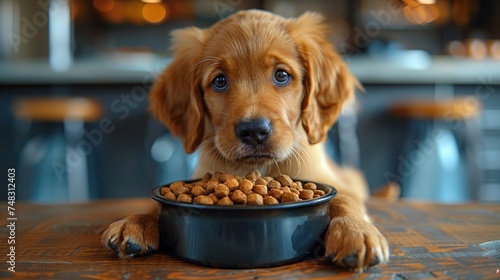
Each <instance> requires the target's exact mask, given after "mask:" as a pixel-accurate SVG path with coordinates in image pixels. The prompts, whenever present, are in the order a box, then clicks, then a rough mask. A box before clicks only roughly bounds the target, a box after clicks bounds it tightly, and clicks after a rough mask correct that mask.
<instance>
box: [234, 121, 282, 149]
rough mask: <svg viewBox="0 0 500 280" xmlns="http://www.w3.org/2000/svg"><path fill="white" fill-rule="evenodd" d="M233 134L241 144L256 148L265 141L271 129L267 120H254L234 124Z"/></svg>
mask: <svg viewBox="0 0 500 280" xmlns="http://www.w3.org/2000/svg"><path fill="white" fill-rule="evenodd" d="M235 132H236V136H238V138H239V139H240V140H241V141H242V142H243V143H245V144H248V145H251V146H254V147H256V146H258V145H260V144H263V143H264V142H266V141H267V139H268V138H269V136H271V133H272V132H273V128H272V126H271V121H270V120H268V119H254V120H248V121H242V122H239V123H238V124H236V127H235Z"/></svg>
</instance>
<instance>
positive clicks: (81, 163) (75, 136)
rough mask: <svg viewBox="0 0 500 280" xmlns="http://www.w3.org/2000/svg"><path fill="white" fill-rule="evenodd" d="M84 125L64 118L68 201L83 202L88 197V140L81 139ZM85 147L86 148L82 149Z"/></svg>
mask: <svg viewBox="0 0 500 280" xmlns="http://www.w3.org/2000/svg"><path fill="white" fill-rule="evenodd" d="M83 131H84V125H83V121H82V120H70V121H69V120H65V121H64V134H65V136H66V140H67V143H68V144H67V146H66V166H67V169H68V170H67V176H68V201H69V202H85V201H88V199H89V182H88V170H87V169H88V168H87V155H88V154H89V153H90V152H92V146H91V145H90V150H88V147H89V145H86V144H89V143H88V141H85V140H84V139H83V137H82V136H83ZM84 149H87V150H84Z"/></svg>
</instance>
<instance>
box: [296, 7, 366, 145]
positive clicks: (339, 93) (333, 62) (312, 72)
mask: <svg viewBox="0 0 500 280" xmlns="http://www.w3.org/2000/svg"><path fill="white" fill-rule="evenodd" d="M328 29H329V28H328V26H327V25H326V24H325V22H324V20H323V17H322V16H320V15H318V14H315V13H305V14H303V15H302V16H300V17H299V18H298V19H296V20H294V21H292V22H291V28H290V32H291V34H292V37H293V38H294V40H295V43H296V47H297V50H298V52H299V56H300V59H301V62H302V65H303V67H304V80H303V83H304V91H305V92H304V97H303V99H302V104H301V106H302V107H301V109H302V126H303V127H304V130H305V131H306V133H307V136H308V138H309V143H311V144H315V143H318V142H321V141H323V140H324V139H325V138H326V135H327V133H328V130H329V129H330V127H331V126H332V125H333V123H334V122H335V120H336V119H337V116H338V114H339V113H340V111H341V109H342V105H343V104H344V103H345V102H346V101H347V100H349V99H350V98H354V90H355V88H356V87H358V88H361V85H360V84H359V82H358V80H357V79H356V78H355V77H354V76H353V75H352V74H351V72H350V71H349V69H348V68H347V66H346V64H345V63H344V61H343V60H342V59H341V57H340V56H339V54H337V52H336V51H335V50H334V49H333V46H332V45H331V44H330V43H329V42H328V40H327V38H326V36H327V34H328V31H329V30H328Z"/></svg>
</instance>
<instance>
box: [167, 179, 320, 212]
mask: <svg viewBox="0 0 500 280" xmlns="http://www.w3.org/2000/svg"><path fill="white" fill-rule="evenodd" d="M160 193H161V195H162V196H163V197H165V198H166V199H169V200H176V201H179V202H185V203H197V204H203V205H224V206H228V205H275V204H280V203H291V202H298V201H305V200H311V199H315V198H318V197H321V196H324V195H325V192H324V191H323V190H320V189H318V186H317V185H316V184H315V183H311V182H307V183H306V182H304V183H302V182H301V181H293V180H292V179H291V178H290V176H288V175H284V174H282V175H280V176H278V177H276V178H273V177H269V176H267V177H261V175H260V174H259V172H249V173H248V174H246V176H245V177H240V176H235V175H232V174H231V173H227V172H220V171H217V172H214V173H213V174H212V173H206V174H205V175H204V176H203V178H202V179H200V180H199V181H192V182H190V183H184V182H181V181H179V182H174V183H172V184H170V185H169V186H165V187H163V188H162V189H161V191H160Z"/></svg>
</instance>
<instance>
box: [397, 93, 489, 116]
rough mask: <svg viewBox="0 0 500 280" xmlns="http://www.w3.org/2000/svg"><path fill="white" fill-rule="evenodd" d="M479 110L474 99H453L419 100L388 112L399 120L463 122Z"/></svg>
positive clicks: (477, 103) (402, 104)
mask: <svg viewBox="0 0 500 280" xmlns="http://www.w3.org/2000/svg"><path fill="white" fill-rule="evenodd" d="M480 110H481V106H480V103H479V101H478V100H477V99H476V98H474V97H470V96H469V97H466V98H453V99H449V100H444V101H434V100H419V101H413V102H410V101H406V102H400V103H396V104H394V105H393V106H392V107H391V109H390V112H391V114H392V115H394V116H396V117H401V118H416V119H443V120H463V119H469V118H473V117H476V116H477V115H478V114H479V112H480Z"/></svg>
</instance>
